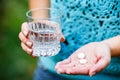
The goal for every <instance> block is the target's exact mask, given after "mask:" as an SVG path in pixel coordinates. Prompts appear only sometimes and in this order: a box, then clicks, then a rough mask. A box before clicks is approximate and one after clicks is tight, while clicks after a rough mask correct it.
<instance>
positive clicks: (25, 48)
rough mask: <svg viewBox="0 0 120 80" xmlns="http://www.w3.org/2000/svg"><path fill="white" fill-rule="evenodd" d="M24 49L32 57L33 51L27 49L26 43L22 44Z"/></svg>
mask: <svg viewBox="0 0 120 80" xmlns="http://www.w3.org/2000/svg"><path fill="white" fill-rule="evenodd" d="M21 47H22V49H23V50H24V51H25V52H27V54H29V55H32V49H31V48H29V47H27V46H26V45H25V44H24V43H21Z"/></svg>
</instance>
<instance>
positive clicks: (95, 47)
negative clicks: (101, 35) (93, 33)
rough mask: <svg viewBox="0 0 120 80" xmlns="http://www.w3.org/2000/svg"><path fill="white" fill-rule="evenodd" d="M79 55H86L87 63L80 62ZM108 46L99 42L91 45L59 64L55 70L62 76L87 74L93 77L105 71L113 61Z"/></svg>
mask: <svg viewBox="0 0 120 80" xmlns="http://www.w3.org/2000/svg"><path fill="white" fill-rule="evenodd" d="M78 53H84V54H85V59H86V60H87V63H85V64H81V63H80V62H79V60H80V59H79V58H78ZM110 54H111V53H110V48H109V46H108V45H106V44H104V43H99V42H93V43H89V44H87V45H85V46H83V47H81V48H80V49H78V50H77V51H75V52H74V53H73V54H72V55H71V56H70V57H68V59H66V60H63V61H61V62H58V63H57V64H56V66H55V69H56V70H57V72H58V73H61V74H86V75H90V76H93V75H95V74H96V73H97V72H100V71H101V70H103V69H104V68H105V67H106V66H107V65H108V64H109V63H110V60H111V55H110Z"/></svg>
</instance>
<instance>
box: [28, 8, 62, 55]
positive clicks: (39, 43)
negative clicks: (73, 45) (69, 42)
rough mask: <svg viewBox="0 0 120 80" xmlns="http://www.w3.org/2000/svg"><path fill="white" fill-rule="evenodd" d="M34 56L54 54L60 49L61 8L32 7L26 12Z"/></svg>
mask: <svg viewBox="0 0 120 80" xmlns="http://www.w3.org/2000/svg"><path fill="white" fill-rule="evenodd" d="M26 16H27V21H28V26H29V36H28V37H29V39H30V40H31V41H32V42H33V47H32V48H33V54H32V55H33V56H54V55H56V54H58V53H59V51H60V48H61V46H60V38H61V37H60V33H61V29H60V20H61V19H60V18H61V13H60V10H57V9H52V8H44V9H40V8H39V9H32V10H29V11H27V13H26Z"/></svg>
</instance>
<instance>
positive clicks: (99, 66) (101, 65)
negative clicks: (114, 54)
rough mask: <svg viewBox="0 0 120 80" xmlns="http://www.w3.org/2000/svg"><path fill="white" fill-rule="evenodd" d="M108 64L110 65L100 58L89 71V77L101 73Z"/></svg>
mask: <svg viewBox="0 0 120 80" xmlns="http://www.w3.org/2000/svg"><path fill="white" fill-rule="evenodd" d="M109 63H110V60H108V59H104V58H100V59H99V60H98V62H97V63H96V64H95V65H94V66H93V67H92V68H91V69H90V71H89V75H90V76H93V75H95V74H96V73H97V72H100V71H102V70H103V69H104V68H105V67H106V66H107V65H108V64H109Z"/></svg>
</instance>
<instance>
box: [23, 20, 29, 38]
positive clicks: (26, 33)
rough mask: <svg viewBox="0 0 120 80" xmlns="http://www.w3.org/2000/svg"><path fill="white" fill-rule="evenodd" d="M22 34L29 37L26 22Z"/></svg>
mask: <svg viewBox="0 0 120 80" xmlns="http://www.w3.org/2000/svg"><path fill="white" fill-rule="evenodd" d="M21 30H22V33H23V34H24V36H25V37H27V36H28V32H29V31H28V24H27V22H24V23H23V24H22V29H21Z"/></svg>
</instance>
